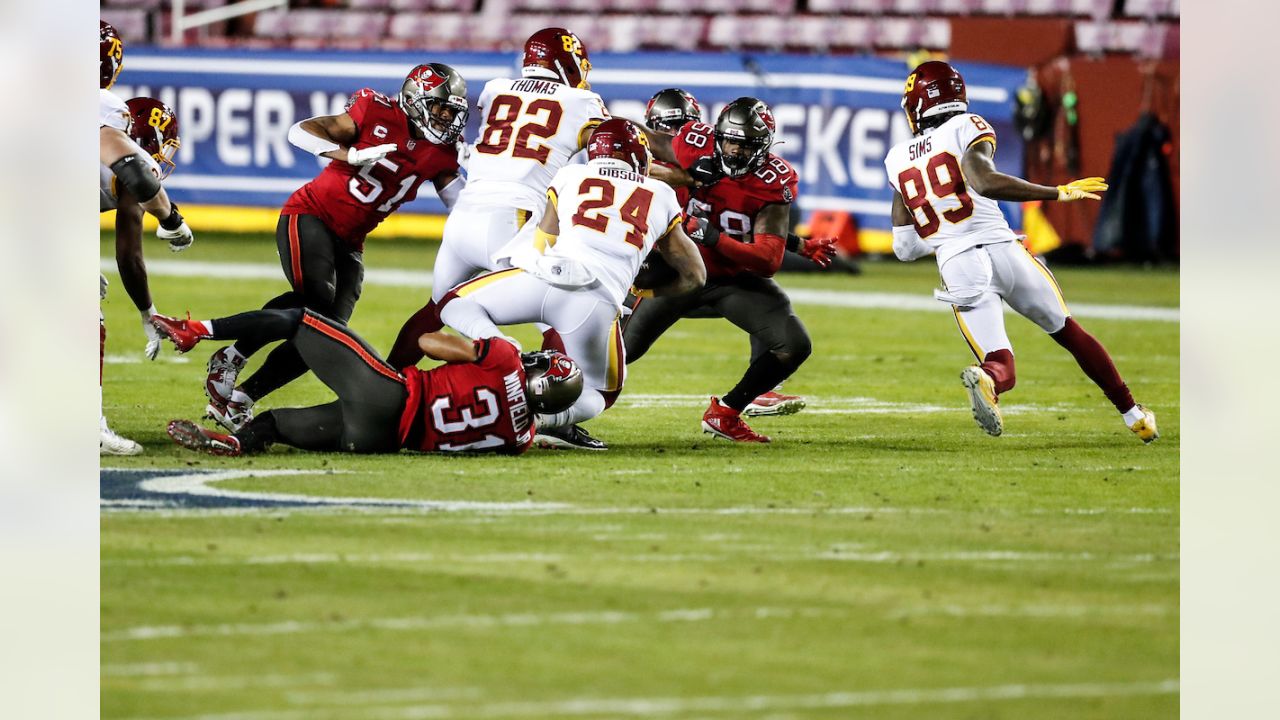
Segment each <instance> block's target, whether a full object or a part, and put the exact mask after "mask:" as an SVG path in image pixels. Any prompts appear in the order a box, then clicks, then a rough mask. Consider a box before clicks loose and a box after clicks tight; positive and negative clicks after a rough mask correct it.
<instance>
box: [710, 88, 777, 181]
mask: <svg viewBox="0 0 1280 720" xmlns="http://www.w3.org/2000/svg"><path fill="white" fill-rule="evenodd" d="M777 127H778V126H777V123H775V122H774V120H773V111H771V110H770V109H769V106H768V105H766V104H765V103H764V101H763V100H758V99H756V98H753V97H740V98H738V99H737V100H734V101H733V102H731V103H729V104H728V105H725V106H724V109H723V110H721V111H720V117H718V118H716V129H715V137H716V157H717V158H719V159H720V165H721V167H722V168H723V169H724V172H725V174H726V175H728V176H729V177H731V178H739V177H742V176H743V175H746V174H747V173H749V172H752V171H753V170H755V169H756V168H758V167H760V166H761V165H762V164H764V159H765V158H766V157H767V156H768V155H769V148H771V147H773V132H774V130H776V129H777ZM726 140H731V141H733V142H734V143H736V144H738V145H741V146H744V147H746V148H747V150H748V151H749V153H750V154H748V155H747V156H745V157H743V156H737V155H726V154H725V152H724V147H723V145H724V142H725V141H726Z"/></svg>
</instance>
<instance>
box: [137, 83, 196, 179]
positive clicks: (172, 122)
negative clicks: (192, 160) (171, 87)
mask: <svg viewBox="0 0 1280 720" xmlns="http://www.w3.org/2000/svg"><path fill="white" fill-rule="evenodd" d="M125 105H127V106H128V107H129V121H130V122H129V124H130V127H129V137H131V138H133V141H134V142H136V143H138V147H140V148H142V149H143V150H145V151H146V152H147V153H149V154H150V155H151V157H153V158H155V161H156V164H157V165H159V166H160V179H161V180H163V179H165V178H167V177H169V173H171V172H173V169H174V167H175V165H174V162H173V156H174V155H177V154H178V148H180V147H182V140H181V139H180V138H179V137H178V116H177V115H175V114H174V113H173V110H172V109H171V108H170V107H169V106H168V105H165V104H164V103H162V102H160V101H159V100H156V99H155V98H149V97H136V98H133V99H132V100H129V101H128V102H126V103H125Z"/></svg>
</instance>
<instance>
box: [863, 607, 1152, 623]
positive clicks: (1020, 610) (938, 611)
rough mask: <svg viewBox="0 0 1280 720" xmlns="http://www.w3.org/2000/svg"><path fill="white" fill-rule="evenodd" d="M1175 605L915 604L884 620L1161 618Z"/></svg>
mask: <svg viewBox="0 0 1280 720" xmlns="http://www.w3.org/2000/svg"><path fill="white" fill-rule="evenodd" d="M1177 612H1178V610H1177V608H1169V607H1166V606H1164V605H1153V604H1146V605H980V606H975V607H966V606H963V605H918V606H913V607H906V608H901V609H898V610H894V611H892V612H890V613H889V614H888V615H886V619H889V620H900V619H902V618H910V617H932V616H943V617H954V618H1033V619H1059V618H1065V619H1078V618H1087V617H1097V616H1099V615H1116V616H1119V617H1122V618H1128V617H1133V616H1135V615H1147V616H1153V617H1164V616H1167V615H1176V614H1177Z"/></svg>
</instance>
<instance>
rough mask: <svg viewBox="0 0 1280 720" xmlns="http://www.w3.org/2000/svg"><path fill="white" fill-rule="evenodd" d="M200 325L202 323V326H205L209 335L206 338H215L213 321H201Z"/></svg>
mask: <svg viewBox="0 0 1280 720" xmlns="http://www.w3.org/2000/svg"><path fill="white" fill-rule="evenodd" d="M199 323H200V324H201V325H203V326H204V329H205V332H207V333H208V335H207V336H206V337H213V321H212V320H200V321H199Z"/></svg>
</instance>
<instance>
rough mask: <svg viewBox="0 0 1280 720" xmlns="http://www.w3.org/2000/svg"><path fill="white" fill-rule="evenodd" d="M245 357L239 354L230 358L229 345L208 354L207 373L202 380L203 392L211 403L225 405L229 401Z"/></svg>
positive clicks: (245, 360)
mask: <svg viewBox="0 0 1280 720" xmlns="http://www.w3.org/2000/svg"><path fill="white" fill-rule="evenodd" d="M245 362H247V359H246V358H244V357H243V356H240V357H239V358H238V359H234V360H233V359H232V352H231V346H230V345H228V346H227V347H223V348H218V351H217V352H215V353H214V354H213V355H210V356H209V366H208V367H209V375H208V377H206V378H205V381H204V394H205V395H206V396H207V397H208V398H209V403H210V404H211V405H226V404H227V403H229V402H231V393H232V392H233V391H234V390H235V389H236V378H237V377H239V375H240V371H241V370H243V369H244V364H245Z"/></svg>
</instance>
